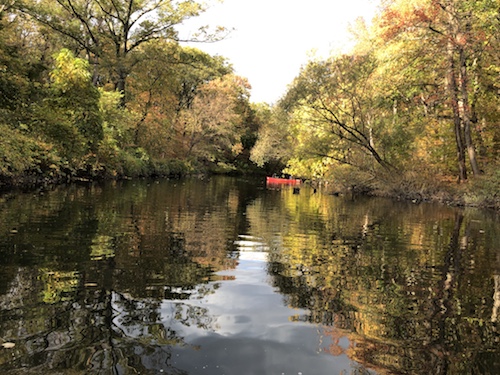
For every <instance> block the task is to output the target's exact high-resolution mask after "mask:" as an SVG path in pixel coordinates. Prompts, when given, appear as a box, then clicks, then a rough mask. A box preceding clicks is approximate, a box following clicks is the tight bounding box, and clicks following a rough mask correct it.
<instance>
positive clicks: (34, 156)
mask: <svg viewBox="0 0 500 375" xmlns="http://www.w3.org/2000/svg"><path fill="white" fill-rule="evenodd" d="M0 132H1V134H2V137H0V179H1V182H2V183H3V184H8V185H10V184H13V183H17V182H22V181H26V182H28V181H30V180H41V179H44V178H45V179H51V180H54V181H56V180H60V179H62V178H64V172H63V167H64V162H63V160H62V159H61V158H60V157H59V155H58V154H57V152H56V151H55V150H54V148H53V147H52V146H51V145H50V144H47V143H44V142H42V141H39V140H36V139H33V138H31V137H29V136H28V135H26V134H24V133H22V132H20V131H18V130H14V129H11V128H10V127H9V126H7V125H5V124H0Z"/></svg>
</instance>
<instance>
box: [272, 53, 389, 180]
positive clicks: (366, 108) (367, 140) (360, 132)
mask: <svg viewBox="0 0 500 375" xmlns="http://www.w3.org/2000/svg"><path fill="white" fill-rule="evenodd" d="M375 68H376V61H375V60H374V59H373V57H372V56H371V55H343V56H339V57H333V58H331V59H329V60H327V61H318V62H310V63H309V64H308V65H307V66H306V67H305V68H304V69H303V70H302V71H301V73H300V75H299V76H298V77H297V78H296V79H295V81H294V83H293V84H292V86H291V88H290V90H289V91H288V93H287V95H286V97H285V98H284V100H283V101H282V103H281V105H282V106H283V107H284V108H285V109H287V110H288V111H292V112H293V114H294V116H295V117H297V119H298V120H297V122H296V123H297V126H298V129H297V132H298V133H297V140H298V141H299V142H298V143H299V145H300V147H299V148H298V149H299V150H300V153H301V155H302V156H303V157H305V158H311V157H312V158H313V159H314V158H318V157H319V158H327V159H331V160H335V161H336V162H338V163H342V164H349V165H352V166H355V167H357V168H361V169H364V170H372V169H373V167H374V165H373V164H372V162H375V164H377V165H378V166H380V167H382V169H383V170H385V171H390V170H392V169H394V167H393V166H392V165H391V163H390V162H389V161H387V160H385V158H384V157H383V155H382V154H381V153H380V152H379V151H378V146H377V143H378V142H379V139H378V135H379V132H380V129H379V126H380V121H379V120H378V119H377V118H376V117H375V116H374V115H373V113H372V109H373V108H374V107H375V102H374V96H373V92H374V91H373V84H374V82H373V76H374V71H375Z"/></svg>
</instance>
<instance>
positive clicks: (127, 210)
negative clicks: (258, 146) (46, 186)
mask: <svg viewBox="0 0 500 375" xmlns="http://www.w3.org/2000/svg"><path fill="white" fill-rule="evenodd" d="M0 222H1V223H2V225H1V226H0V259H1V266H0V309H1V312H0V341H1V343H12V344H15V346H14V347H13V348H0V372H1V373H5V372H7V373H9V374H10V373H12V374H16V373H23V374H24V373H33V374H35V373H36V374H39V373H51V372H54V373H60V374H74V373H92V374H94V373H95V374H108V373H109V374H111V373H118V374H128V373H139V372H140V373H143V374H157V373H159V372H163V373H170V374H198V373H204V374H206V373H209V374H224V373H225V374H236V373H237V374H256V373H258V374H282V373H283V374H297V373H303V374H338V373H341V372H342V371H344V373H353V374H367V373H375V372H376V373H380V374H392V373H394V374H398V373H415V374H429V373H433V374H494V373H499V372H500V363H499V360H498V358H500V356H499V355H498V354H499V351H500V350H499V349H498V341H499V337H500V336H499V334H498V319H499V318H498V314H499V311H498V310H499V307H500V245H499V243H498V239H499V238H500V233H499V232H500V223H499V220H498V217H497V216H495V215H493V214H490V213H489V212H485V211H475V210H459V209H451V208H446V207H440V206H432V205H414V204H407V203H398V202H391V201H388V200H379V199H357V200H354V201H352V200H344V199H343V198H341V197H332V196H329V195H326V194H321V193H316V194H314V192H313V191H311V190H309V189H308V187H307V186H305V187H302V188H301V190H300V194H294V192H293V190H292V189H291V188H289V187H288V188H286V187H284V188H282V189H277V188H273V189H266V188H265V185H264V183H263V182H262V183H261V182H252V181H245V180H238V179H232V178H217V179H211V180H207V181H200V180H185V181H156V182H154V181H151V182H148V181H141V182H133V181H129V182H125V183H115V184H106V185H89V186H76V185H72V186H69V187H60V188H57V189H55V190H54V191H48V192H44V193H43V194H10V195H4V196H2V197H0Z"/></svg>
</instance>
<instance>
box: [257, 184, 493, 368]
mask: <svg viewBox="0 0 500 375" xmlns="http://www.w3.org/2000/svg"><path fill="white" fill-rule="evenodd" d="M286 194H287V193H286V192H285V193H282V194H281V195H280V199H283V205H282V207H283V209H285V210H286V211H287V214H286V216H285V217H287V218H288V219H287V220H288V222H283V220H284V219H283V217H284V216H283V215H280V217H281V222H279V223H278V226H276V225H275V224H276V222H275V220H274V219H273V218H268V217H263V216H260V215H258V212H259V211H260V210H259V209H258V207H254V208H253V209H254V212H253V215H252V216H250V219H251V220H250V222H251V228H257V227H258V228H259V229H260V230H263V233H267V238H268V239H270V242H269V243H270V244H273V243H274V247H273V246H272V245H271V254H270V263H269V272H270V274H271V275H272V276H273V282H274V284H275V286H277V287H278V288H279V290H280V291H281V292H282V293H284V294H285V295H286V303H287V304H289V305H290V306H292V307H298V308H307V309H309V311H310V313H309V316H308V319H309V320H310V321H312V322H318V323H322V324H324V325H327V326H332V327H334V328H335V329H336V330H337V331H332V332H334V333H332V332H330V331H328V330H327V331H328V332H330V333H331V334H332V335H333V336H334V335H338V334H339V331H338V330H341V332H344V334H345V335H347V336H349V337H350V339H351V340H353V341H354V345H353V346H352V347H351V348H350V349H349V351H348V353H349V355H350V356H351V357H352V358H353V359H356V360H357V361H359V362H362V363H366V364H367V366H368V367H374V368H377V369H378V370H380V371H381V372H394V373H399V372H403V373H422V374H424V373H425V374H427V373H433V374H435V373H443V374H444V373H453V374H454V373H456V374H463V373H494V371H495V370H497V369H494V368H491V367H495V366H498V362H495V360H493V358H494V356H495V355H497V356H498V354H499V351H498V348H497V345H496V340H498V333H497V332H496V330H495V325H494V324H492V323H491V311H492V310H491V307H492V306H494V301H493V298H492V293H491V290H492V289H493V288H494V285H493V284H494V279H493V277H492V276H493V275H494V272H495V270H494V269H492V265H491V260H493V259H495V258H496V252H497V251H498V249H495V248H491V244H492V243H493V242H491V239H492V238H493V237H494V236H498V227H497V226H495V224H494V223H495V222H494V221H493V222H492V224H488V225H490V226H489V227H487V228H481V227H480V225H482V223H485V221H481V220H477V219H474V217H473V216H472V215H476V213H473V212H470V211H469V213H468V214H467V215H465V214H463V213H457V214H455V212H456V210H452V209H447V208H443V207H440V208H437V207H426V206H424V205H421V206H417V205H406V204H404V205H401V204H395V203H392V202H381V201H378V200H369V201H365V200H361V201H358V202H354V203H352V202H351V203H346V202H344V201H343V200H341V199H335V198H331V197H329V199H330V200H334V202H333V204H325V205H322V204H320V203H318V202H317V201H321V200H322V199H324V197H323V198H318V197H316V196H314V197H312V199H311V197H310V196H307V195H306V194H304V196H301V197H298V196H292V195H291V194H290V195H288V196H287V195H286ZM316 200H317V201H316ZM259 204H260V202H258V201H256V202H255V206H258V205H259ZM328 210H329V211H328ZM298 223H300V224H298ZM254 233H257V232H254ZM276 233H281V234H280V236H281V238H280V239H279V241H277V240H276ZM486 233H488V236H489V237H491V238H484V236H483V234H486ZM263 237H266V235H264V236H263ZM325 238H329V239H330V241H331V242H330V243H328V242H326V241H325ZM333 336H332V339H333V340H335V337H333ZM337 349H338V348H333V349H332V350H333V352H335V350H337ZM464 359H465V360H464ZM480 366H483V367H484V366H490V367H486V368H480Z"/></svg>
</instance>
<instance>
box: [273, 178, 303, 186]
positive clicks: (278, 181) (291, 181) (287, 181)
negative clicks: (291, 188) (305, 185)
mask: <svg viewBox="0 0 500 375" xmlns="http://www.w3.org/2000/svg"><path fill="white" fill-rule="evenodd" d="M266 183H267V184H271V185H273V184H274V185H300V184H301V183H302V180H301V179H299V178H279V177H266Z"/></svg>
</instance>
